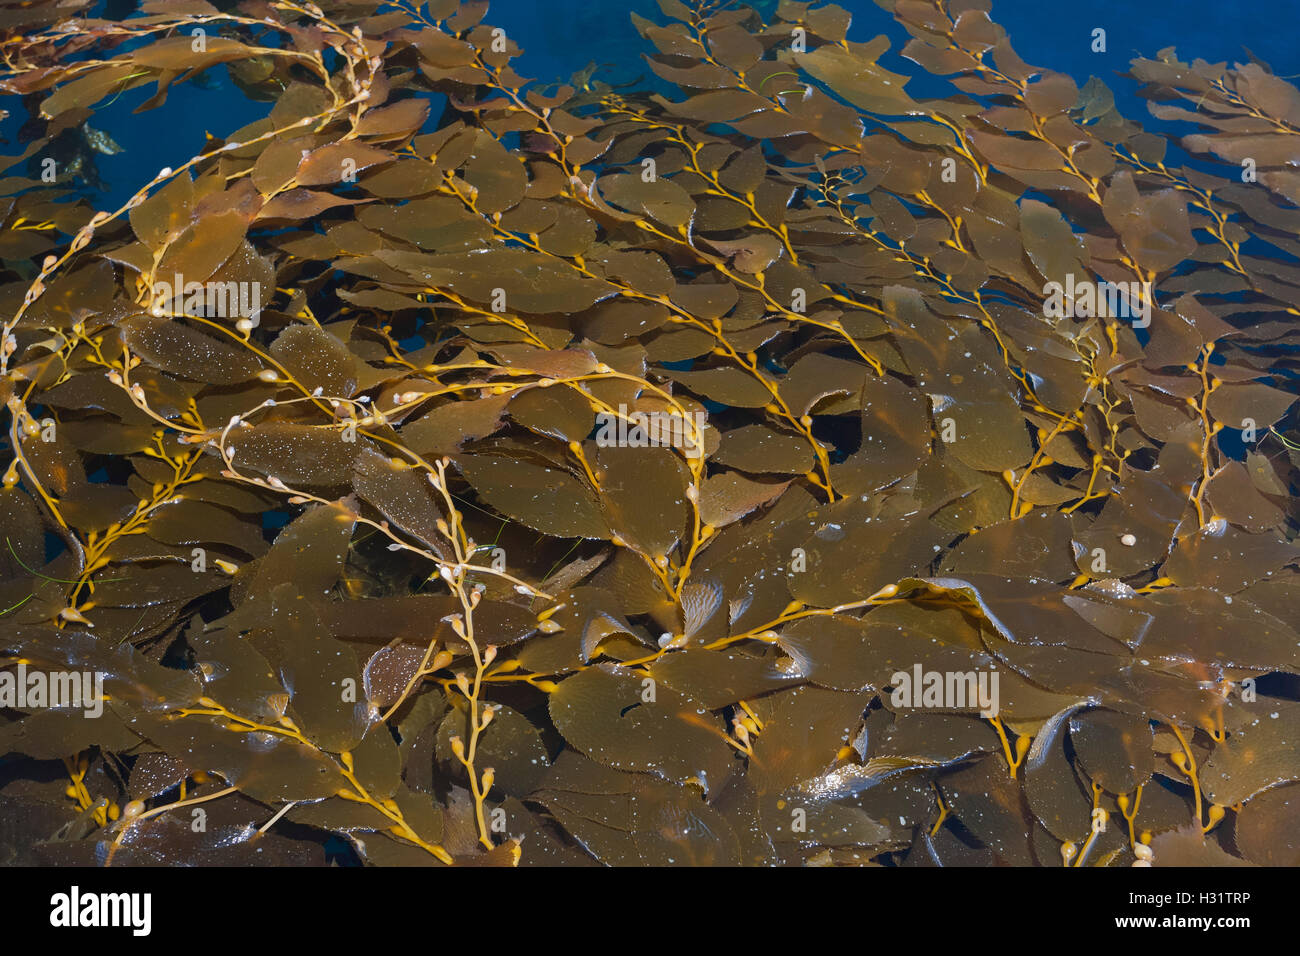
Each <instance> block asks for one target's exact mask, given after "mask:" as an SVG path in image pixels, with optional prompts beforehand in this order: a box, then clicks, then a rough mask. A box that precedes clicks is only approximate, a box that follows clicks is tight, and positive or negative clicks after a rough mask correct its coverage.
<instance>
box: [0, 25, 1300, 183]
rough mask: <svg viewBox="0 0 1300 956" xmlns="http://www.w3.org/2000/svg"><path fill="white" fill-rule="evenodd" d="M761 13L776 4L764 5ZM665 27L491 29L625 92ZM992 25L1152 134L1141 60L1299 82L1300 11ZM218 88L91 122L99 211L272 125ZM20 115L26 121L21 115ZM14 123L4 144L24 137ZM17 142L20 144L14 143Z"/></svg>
mask: <svg viewBox="0 0 1300 956" xmlns="http://www.w3.org/2000/svg"><path fill="white" fill-rule="evenodd" d="M757 5H758V6H759V7H760V8H765V7H772V6H774V5H775V4H774V2H773V0H757ZM840 5H841V6H843V7H845V8H846V9H848V10H849V11H850V12H851V13H852V14H853V24H852V27H851V28H850V32H849V37H850V39H852V40H855V41H866V40H870V39H871V38H873V37H875V36H877V35H879V34H882V33H883V34H886V35H887V36H889V37H890V38H891V40H892V46H891V50H890V51H889V52H888V53H886V54H885V55H884V56H883V57H882V58H881V61H880V62H881V64H882V65H883V66H885V67H887V68H889V69H891V70H894V71H895V72H900V73H903V74H906V75H915V76H916V79H914V80H913V81H912V82H911V84H910V85H909V92H911V93H912V94H913V96H917V97H925V96H938V95H951V93H952V89H951V87H949V86H948V84H947V82H946V81H945V80H943V79H941V78H937V77H930V76H928V75H926V74H925V72H924V71H923V70H921V69H920V68H919V67H917V66H916V65H915V64H913V63H911V62H910V61H908V60H905V59H903V58H902V57H901V56H899V54H898V51H899V50H900V49H901V47H902V46H903V44H904V43H905V42H906V40H907V38H908V37H907V33H906V31H904V30H903V29H902V28H901V27H900V26H899V25H898V24H897V23H896V22H895V21H894V19H893V17H892V16H891V15H890V14H888V13H886V12H885V11H884V10H882V9H881V8H880V7H878V6H877V5H876V4H875V3H874V2H871V0H840ZM632 12H636V13H638V14H640V15H641V16H644V17H647V18H648V19H652V20H655V21H657V22H663V20H664V18H663V16H662V14H661V12H660V10H659V7H658V4H657V3H656V2H655V0H617V2H611V0H598V2H590V0H550V2H547V3H538V2H536V0H493V2H492V3H491V5H490V8H489V11H488V15H487V21H486V22H488V23H490V24H492V25H493V26H500V27H502V28H504V29H505V30H506V31H507V33H508V35H509V36H510V37H511V38H512V39H513V40H514V41H515V42H516V43H518V44H519V45H520V46H522V47H523V49H524V54H523V56H522V57H521V58H520V60H519V61H517V66H518V69H519V70H520V72H522V73H523V74H524V75H527V76H530V77H534V78H537V79H538V80H541V81H546V82H550V81H555V80H560V79H565V78H568V77H569V76H571V75H572V74H573V73H574V72H576V71H577V70H580V69H582V68H583V67H584V66H586V65H587V64H588V63H591V62H595V63H597V64H598V65H600V67H601V68H600V75H602V76H604V77H607V78H609V79H610V80H611V81H622V82H627V81H630V80H634V79H636V78H638V77H642V78H644V79H645V80H646V81H647V82H649V81H652V80H653V79H654V78H653V76H652V74H651V73H650V71H649V70H648V69H647V68H646V66H645V61H644V59H643V54H645V53H647V52H652V50H651V47H650V46H649V44H647V43H646V42H645V41H643V40H642V39H641V37H640V36H639V35H638V34H637V32H636V30H635V28H634V27H633V25H632V23H631V20H630V18H629V14H630V13H632ZM992 16H993V19H994V20H995V21H996V22H998V23H1000V24H1002V26H1003V27H1005V28H1006V29H1007V31H1008V33H1009V35H1010V37H1011V41H1012V45H1013V46H1014V47H1015V49H1016V51H1017V52H1018V53H1019V54H1020V56H1021V57H1022V59H1024V60H1025V61H1026V62H1028V63H1030V64H1032V65H1035V66H1044V67H1050V68H1052V69H1055V70H1060V71H1062V72H1066V73H1069V74H1070V75H1072V76H1073V77H1074V78H1075V80H1076V81H1077V82H1078V84H1079V85H1080V86H1082V85H1083V84H1084V83H1085V82H1086V81H1087V79H1088V78H1089V77H1090V76H1094V75H1095V76H1097V77H1099V78H1100V79H1102V80H1103V81H1104V82H1105V83H1106V84H1107V85H1108V86H1109V87H1110V88H1111V90H1112V92H1114V94H1115V99H1116V104H1117V106H1118V107H1119V108H1120V110H1121V112H1123V113H1124V114H1125V115H1126V116H1128V117H1130V118H1133V119H1137V120H1138V121H1140V122H1143V123H1147V122H1149V120H1150V117H1149V114H1148V113H1147V107H1146V101H1145V100H1142V99H1141V98H1140V97H1138V96H1137V95H1136V93H1135V90H1136V84H1135V83H1134V81H1132V80H1130V79H1127V78H1125V77H1124V76H1123V75H1122V74H1123V73H1124V72H1125V71H1126V70H1127V69H1128V64H1129V61H1130V60H1131V59H1132V58H1133V57H1135V56H1139V55H1142V56H1148V57H1154V56H1155V55H1156V53H1157V52H1158V51H1159V50H1161V49H1163V48H1165V47H1170V46H1172V47H1175V48H1176V49H1177V53H1178V55H1179V56H1180V57H1181V58H1182V59H1184V60H1188V61H1190V60H1192V59H1194V58H1196V57H1201V58H1204V59H1206V60H1209V61H1210V62H1220V61H1229V62H1244V61H1246V60H1247V59H1248V56H1247V53H1246V49H1247V48H1248V49H1249V50H1250V51H1251V52H1252V53H1253V54H1254V55H1255V56H1256V57H1258V58H1259V59H1261V60H1263V61H1265V62H1267V63H1269V64H1270V65H1271V66H1272V68H1273V70H1274V72H1276V73H1277V74H1279V75H1282V76H1296V75H1300V47H1298V46H1297V45H1296V42H1295V37H1296V26H1297V22H1298V21H1300V0H1258V2H1254V3H1249V4H1244V3H1243V4H1229V3H1223V2H1222V0H1136V2H1131V0H1077V2H1073V3H1069V2H1043V0H994V2H993V11H992ZM1096 28H1101V29H1104V30H1105V31H1106V50H1105V52H1104V53H1099V52H1093V49H1092V46H1093V31H1094V30H1095V29H1096ZM208 76H209V77H210V80H211V82H210V84H209V85H210V86H211V87H212V88H206V89H205V88H202V87H200V86H197V85H195V84H192V83H186V84H182V85H180V86H177V87H175V88H173V90H172V92H171V95H170V97H169V99H168V101H167V103H166V104H165V105H164V106H162V107H161V108H159V109H156V110H153V111H150V112H147V113H140V114H137V113H133V112H132V111H133V110H134V109H135V107H137V106H138V105H139V104H140V103H141V102H143V101H144V99H145V98H146V97H147V96H148V95H149V94H150V92H152V89H153V87H152V85H149V86H148V87H145V88H142V89H139V90H132V91H130V92H129V93H127V94H124V95H122V96H121V97H119V99H118V100H117V101H116V102H114V103H113V104H112V105H111V106H109V107H108V108H107V109H103V108H101V110H100V111H99V112H98V113H97V116H96V119H95V120H94V123H95V125H96V126H97V127H98V128H102V129H105V130H108V131H109V132H110V133H111V135H112V136H113V138H114V139H115V140H116V141H117V143H118V144H120V145H121V146H122V147H123V149H124V152H123V153H121V154H118V155H114V156H98V157H97V162H98V167H99V169H100V171H101V174H102V177H103V179H104V181H105V183H106V184H107V186H108V189H107V191H106V193H105V194H103V195H99V196H96V197H95V200H96V201H97V203H99V204H100V205H101V207H102V208H108V207H110V205H111V206H115V205H117V204H120V203H121V202H123V201H125V199H126V198H128V197H129V196H130V195H131V193H132V192H134V191H135V189H136V188H137V187H138V186H139V185H140V184H141V183H142V182H144V181H146V180H147V179H148V178H149V177H150V176H151V175H152V173H153V172H155V171H156V170H158V169H160V168H161V167H163V166H175V165H177V164H179V163H181V162H183V161H185V160H186V159H188V158H189V157H191V156H193V155H194V154H195V153H196V152H198V151H199V150H200V149H201V148H202V146H203V143H204V134H205V132H211V133H212V134H213V135H216V136H224V135H227V134H228V133H230V132H231V131H233V130H235V129H237V128H239V127H240V126H242V125H244V124H246V123H248V122H251V121H253V120H255V119H258V118H260V117H261V116H264V115H265V114H266V112H267V111H268V110H269V108H270V104H269V103H253V102H249V101H248V100H246V99H245V98H244V97H243V96H242V94H239V93H238V92H237V91H236V90H233V89H232V88H231V83H230V80H229V78H228V77H227V76H226V75H225V71H224V69H220V68H218V69H214V70H210V71H208ZM17 112H19V113H21V112H22V111H21V110H18V111H17ZM14 122H15V120H14V118H11V119H10V120H9V121H8V122H7V123H6V124H5V128H4V132H5V133H7V134H9V133H12V132H13V130H14V129H16V126H14V125H13V124H14ZM9 138H10V140H11V142H12V136H10V137H9Z"/></svg>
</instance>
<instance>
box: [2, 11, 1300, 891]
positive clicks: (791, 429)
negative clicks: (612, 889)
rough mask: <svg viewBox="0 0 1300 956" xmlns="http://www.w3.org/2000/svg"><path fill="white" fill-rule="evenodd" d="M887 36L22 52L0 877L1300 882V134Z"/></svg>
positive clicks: (1197, 81) (144, 44)
mask: <svg viewBox="0 0 1300 956" xmlns="http://www.w3.org/2000/svg"><path fill="white" fill-rule="evenodd" d="M878 5H879V6H880V7H883V8H884V11H885V14H884V15H888V14H892V15H893V16H894V18H895V19H896V21H897V22H898V23H899V24H901V25H902V27H903V28H904V29H905V30H906V31H907V32H908V34H909V35H910V39H909V40H908V41H907V43H906V44H905V45H904V46H903V47H902V49H901V51H899V52H901V54H902V57H903V59H905V60H906V61H909V62H910V63H911V64H914V65H915V67H916V68H917V69H918V70H919V71H921V72H923V73H927V74H933V75H935V76H941V77H947V78H948V80H949V82H950V83H951V86H952V88H953V90H952V92H951V93H950V94H949V95H945V96H936V97H934V98H924V97H922V96H920V94H915V93H912V92H909V91H908V90H907V85H908V81H909V77H908V76H907V75H904V74H902V73H898V72H894V71H893V70H891V69H887V68H886V67H884V66H882V65H881V60H882V58H884V57H885V55H886V53H887V52H888V46H889V44H888V41H887V39H886V38H885V37H883V36H880V37H877V38H876V39H874V40H870V41H869V42H858V41H857V40H856V39H850V38H849V37H850V35H853V36H859V35H865V34H860V33H859V32H858V31H859V30H860V29H861V28H862V27H863V26H866V27H867V28H868V29H872V24H871V22H870V21H871V18H872V16H880V15H882V14H880V13H874V14H862V15H861V16H860V17H859V20H860V21H862V22H859V23H852V22H851V19H852V18H851V17H850V15H849V13H848V12H847V11H845V10H844V9H842V8H840V7H838V6H836V5H834V4H825V5H820V6H819V5H814V4H809V3H802V2H792V0H782V2H780V3H778V4H776V5H775V8H774V9H773V5H771V4H763V5H761V6H762V10H761V11H760V10H759V9H757V8H756V7H749V6H744V5H728V6H727V7H726V8H725V9H721V10H719V9H716V8H715V6H714V5H708V4H705V5H699V4H686V3H681V2H677V0H661V3H660V7H661V10H662V16H661V17H660V18H659V19H658V22H655V21H651V20H647V19H644V18H641V17H638V16H633V17H632V22H633V25H634V26H635V28H636V29H637V30H638V31H639V32H640V34H641V36H642V37H643V39H644V41H645V43H646V45H647V51H648V54H649V55H648V64H649V66H650V69H651V70H652V71H653V72H654V74H655V75H656V76H657V78H658V80H657V83H656V85H655V91H651V90H650V89H649V88H647V87H646V86H645V85H644V84H633V85H632V86H626V87H618V88H615V87H613V86H611V85H610V84H609V83H608V82H607V81H605V80H604V79H602V77H601V74H600V73H599V72H598V71H594V70H586V71H583V72H582V73H579V74H577V75H575V76H574V77H573V78H572V80H571V81H569V82H568V83H563V84H560V85H558V86H543V85H540V84H538V83H535V82H533V81H531V80H529V79H528V78H525V77H522V76H520V75H518V74H517V73H516V72H515V71H514V69H513V67H512V65H511V64H512V62H513V58H514V57H515V56H516V55H517V54H518V52H519V47H518V45H517V42H516V41H517V40H518V38H517V37H515V36H514V35H513V34H512V32H511V27H510V24H509V23H508V22H507V23H505V24H503V25H502V26H501V27H500V28H496V27H493V26H490V25H489V24H488V23H487V22H486V20H485V17H486V16H487V15H488V11H487V9H486V5H485V4H482V3H464V4H462V3H460V2H459V0H437V2H434V3H431V4H426V5H425V8H426V9H427V13H419V12H416V11H415V10H414V9H413V8H412V9H411V10H407V9H405V8H403V9H393V10H389V11H386V12H385V13H384V14H383V15H382V16H374V15H373V13H374V11H373V10H369V9H366V8H365V5H364V4H363V5H361V6H357V5H356V4H351V5H349V4H344V3H340V2H336V0H328V2H325V3H322V4H321V5H320V6H319V7H318V6H316V5H313V4H305V5H302V6H298V5H286V6H283V7H278V8H275V9H271V8H267V9H265V10H262V11H261V14H264V16H261V18H260V19H258V20H257V21H256V22H253V21H251V20H248V19H246V18H243V19H241V18H239V17H235V16H234V15H227V14H224V13H221V12H220V11H218V10H216V9H215V8H210V7H208V6H206V5H205V4H202V3H198V4H197V5H196V4H195V3H193V2H190V3H185V4H171V3H168V2H166V0H163V2H157V3H150V4H148V5H147V12H148V14H149V16H148V17H146V18H133V17H127V18H125V19H119V20H118V21H115V23H114V25H113V28H112V31H110V32H107V33H106V32H105V31H104V29H102V28H101V27H100V26H95V25H94V24H92V23H90V22H89V21H86V22H84V23H83V22H80V21H75V22H73V21H61V20H60V18H61V17H63V16H65V12H64V10H63V7H60V6H58V5H56V4H53V3H36V4H28V5H26V6H24V7H23V8H22V10H18V8H16V7H14V8H6V10H4V11H0V32H2V33H3V37H4V41H5V43H6V44H7V49H9V51H10V54H9V55H7V56H6V60H5V62H6V64H7V66H6V68H5V69H4V70H3V71H0V88H2V89H3V90H4V91H5V92H6V93H9V94H13V97H14V99H13V102H14V107H13V108H14V109H18V108H19V105H20V100H19V97H21V105H22V108H23V109H25V110H26V111H27V114H28V115H27V116H26V122H25V125H24V139H25V141H27V148H26V151H25V152H24V153H23V154H22V155H21V156H12V157H9V158H7V159H5V160H4V161H3V162H2V163H0V167H3V168H5V169H6V170H7V172H6V177H7V178H5V179H4V180H3V183H2V184H0V185H3V189H2V190H0V193H2V194H3V196H4V197H5V198H4V199H3V200H2V201H0V216H2V217H3V224H4V226H5V229H4V230H0V260H3V261H2V263H0V270H2V272H3V275H2V276H0V298H3V300H4V302H5V308H4V309H3V310H0V313H2V314H3V319H2V320H0V326H2V327H0V402H2V403H3V405H4V412H3V425H4V438H3V440H0V534H3V537H4V543H3V547H0V714H2V715H3V717H2V720H0V757H3V764H4V771H3V775H0V820H4V821H6V823H5V825H4V826H0V861H3V862H5V863H20V864H21V863H56V864H73V865H114V866H116V865H128V864H146V863H152V864H157V863H166V864H186V865H189V864H214V865H246V864H250V863H262V864H276V865H285V864H288V865H324V864H327V863H363V864H373V865H395V866H423V865H462V864H466V865H507V866H508V865H571V866H582V865H596V864H605V865H627V866H645V865H653V866H661V865H674V866H690V865H697V866H702V865H727V866H740V865H759V866H773V865H824V864H842V865H868V864H870V865H885V866H896V865H904V866H929V865H952V866H970V865H995V864H1011V865H1019V866H1058V865H1062V864H1065V865H1071V866H1082V865H1087V866H1126V865H1139V866H1144V865H1151V864H1154V865H1157V866H1159V865H1165V864H1169V865H1182V864H1208V865H1245V864H1264V865H1279V864H1294V863H1296V862H1297V859H1298V858H1300V857H1298V856H1297V853H1298V852H1300V851H1297V848H1296V840H1295V833H1296V832H1297V827H1296V826H1295V824H1296V807H1297V806H1298V805H1300V803H1298V801H1297V797H1296V787H1297V785H1298V784H1300V758H1298V757H1297V754H1300V745H1298V744H1300V741H1298V740H1297V735H1298V734H1300V728H1298V727H1297V704H1296V697H1297V690H1298V687H1300V685H1298V684H1297V679H1298V678H1300V656H1298V655H1300V634H1298V633H1297V630H1296V626H1295V623H1294V622H1295V616H1294V608H1295V607H1296V604H1297V601H1300V560H1298V559H1300V550H1297V546H1296V536H1295V532H1296V527H1297V519H1298V517H1300V514H1298V513H1297V509H1296V505H1295V498H1294V492H1295V490H1296V488H1297V484H1298V479H1300V473H1298V472H1297V467H1298V466H1300V457H1298V452H1300V440H1298V439H1297V437H1296V435H1297V431H1296V423H1297V415H1296V412H1295V399H1296V389H1295V377H1296V374H1297V361H1296V344H1297V334H1296V327H1295V323H1294V316H1295V315H1296V314H1297V309H1300V265H1298V264H1297V262H1296V254H1297V250H1300V214H1297V212H1296V210H1295V205H1296V203H1297V202H1298V201H1300V174H1297V172H1296V171H1295V169H1294V166H1293V163H1292V160H1293V158H1294V156H1295V152H1296V143H1295V135H1296V134H1295V131H1296V129H1297V128H1300V105H1298V104H1300V93H1298V92H1297V90H1296V88H1295V87H1294V86H1293V85H1292V84H1290V83H1289V82H1287V81H1286V80H1284V79H1282V78H1280V77H1277V76H1274V75H1273V74H1272V73H1271V72H1270V71H1269V69H1268V68H1267V67H1266V66H1265V65H1263V64H1261V63H1257V62H1252V63H1248V64H1241V65H1236V66H1232V67H1228V66H1226V65H1213V64H1207V63H1205V62H1204V61H1202V60H1196V61H1194V62H1193V63H1191V64H1187V63H1183V62H1180V61H1179V60H1177V59H1176V57H1175V56H1174V54H1173V53H1172V52H1170V51H1164V52H1162V53H1161V54H1160V55H1159V57H1158V58H1157V59H1146V58H1138V59H1135V60H1133V62H1132V67H1131V73H1132V77H1133V78H1134V79H1135V80H1136V81H1137V82H1138V83H1139V84H1141V87H1140V89H1139V93H1140V94H1141V95H1143V96H1146V97H1148V98H1149V99H1150V100H1151V101H1152V109H1151V112H1152V113H1153V115H1154V117H1155V119H1156V120H1157V121H1159V122H1162V123H1174V122H1176V123H1178V124H1181V125H1180V126H1179V127H1178V128H1179V129H1181V130H1183V131H1184V132H1183V133H1179V134H1176V133H1168V132H1161V131H1158V130H1146V129H1144V128H1143V127H1142V126H1140V125H1139V124H1138V123H1137V122H1136V121H1134V120H1132V119H1129V118H1126V117H1123V116H1121V115H1120V113H1119V112H1118V111H1117V110H1116V108H1115V106H1114V98H1113V96H1112V94H1111V92H1110V90H1109V89H1107V87H1106V86H1105V84H1103V83H1102V82H1101V81H1100V80H1097V79H1095V78H1094V79H1091V80H1089V81H1088V82H1087V84H1086V85H1084V86H1083V87H1082V88H1080V87H1079V86H1078V85H1077V84H1076V83H1075V81H1074V80H1073V79H1071V78H1070V77H1067V76H1065V75H1063V74H1061V73H1057V72H1054V71H1052V70H1050V69H1045V68H1041V67H1036V66H1030V65H1028V64H1026V63H1024V62H1023V61H1022V60H1021V59H1020V58H1019V57H1018V56H1017V54H1016V53H1015V51H1014V49H1013V47H1012V45H1011V40H1010V39H1009V37H1008V35H1007V33H1006V31H1004V30H1003V29H1002V28H1001V27H1000V26H998V25H997V24H996V23H994V22H993V20H992V19H991V16H990V12H991V11H990V5H989V4H988V3H987V2H983V0H979V2H965V3H954V2H950V0H926V2H922V3H916V2H906V3H902V2H893V0H881V2H880V3H879V4H878ZM196 12H197V13H199V14H202V16H203V17H204V18H205V22H206V21H212V22H213V23H216V24H218V25H219V29H220V35H217V33H216V30H215V29H214V30H211V31H209V33H208V35H207V36H205V37H203V38H199V37H198V36H197V35H196V36H195V37H191V36H190V35H189V28H188V25H189V24H191V23H192V19H193V17H194V16H195V15H196ZM56 24H57V25H56ZM110 37H111V39H110ZM126 39H135V40H137V41H139V42H131V43H126V42H122V41H123V40H126ZM1171 49H1172V48H1171ZM986 54H987V55H986ZM218 67H224V68H225V69H226V71H227V72H228V74H229V77H230V83H229V84H227V85H225V86H224V87H223V91H224V92H223V94H222V95H226V96H230V97H247V98H249V99H251V100H254V101H260V102H266V103H270V104H271V106H270V110H269V113H268V114H267V115H266V116H265V118H264V119H261V120H258V121H256V122H253V123H251V124H250V125H248V126H245V127H243V128H241V129H235V130H228V131H214V134H213V137H214V138H211V139H210V140H209V141H207V142H206V143H196V144H194V147H195V150H196V151H197V154H196V155H195V157H194V158H193V159H191V160H189V161H187V162H185V163H183V164H181V165H178V166H176V167H175V168H171V169H163V170H160V171H159V172H158V173H157V174H156V175H152V174H151V173H150V174H146V175H144V176H142V177H141V185H140V186H139V189H138V190H137V191H136V192H135V193H134V194H133V196H132V198H131V199H130V201H129V202H128V203H126V204H125V206H124V207H123V208H121V209H116V210H106V211H101V212H95V211H94V210H93V209H92V208H91V207H90V206H89V205H88V204H87V203H86V201H85V200H83V199H79V198H77V197H78V195H83V194H85V190H83V189H81V188H80V187H88V188H90V189H93V188H95V187H96V186H97V185H98V184H99V180H98V175H97V171H96V168H95V157H96V155H97V154H103V153H114V152H120V151H121V147H120V146H118V145H117V144H116V143H115V142H114V141H113V140H112V137H111V136H109V135H108V133H106V132H104V131H102V130H96V129H94V128H93V127H92V126H87V125H86V121H87V119H88V118H91V117H93V115H94V112H95V110H96V109H98V108H101V107H106V106H107V105H109V104H110V103H112V102H114V101H115V100H116V99H117V98H118V97H119V96H122V95H124V94H126V93H127V92H128V91H144V95H145V96H146V97H147V98H146V99H145V100H144V101H143V103H142V104H141V106H140V109H141V110H154V109H160V108H166V98H167V94H168V92H169V90H170V88H171V86H172V85H173V84H174V83H177V82H187V81H195V80H199V79H200V78H201V77H204V76H207V75H209V74H208V72H207V71H209V70H212V69H215V68H218ZM212 95H215V94H212ZM437 96H441V97H445V100H446V103H447V107H446V109H445V110H443V111H442V113H441V114H437V115H436V114H435V112H434V111H432V110H431V108H430V107H431V103H432V102H433V100H434V98H435V97H437ZM155 115H157V116H160V117H162V116H165V115H166V114H164V113H156V114H155ZM1171 139H1172V140H1173V141H1174V142H1175V144H1176V145H1177V146H1179V147H1181V149H1182V151H1183V152H1184V153H1185V154H1187V155H1188V156H1189V157H1190V158H1189V159H1188V161H1187V164H1185V165H1176V164H1175V161H1174V160H1173V159H1171V158H1170V154H1168V153H1167V147H1168V145H1169V142H1170V140H1171ZM51 170H52V172H53V181H51V175H50V171H51ZM199 810H202V811H203V813H202V814H201V815H200V814H197V811H199ZM200 816H202V818H203V819H205V820H206V821H207V823H206V827H205V828H195V827H193V826H191V825H190V821H191V819H197V818H199V817H200ZM9 821H12V822H9ZM333 836H337V837H340V838H341V840H339V839H333V838H332V837H333ZM255 840H256V844H254V841H255ZM340 846H343V847H344V849H342V850H340V849H339V847H340Z"/></svg>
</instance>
